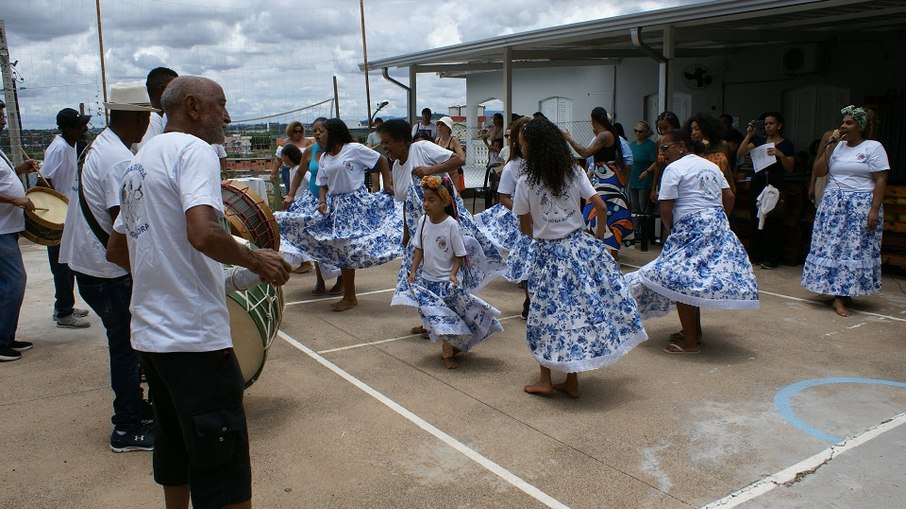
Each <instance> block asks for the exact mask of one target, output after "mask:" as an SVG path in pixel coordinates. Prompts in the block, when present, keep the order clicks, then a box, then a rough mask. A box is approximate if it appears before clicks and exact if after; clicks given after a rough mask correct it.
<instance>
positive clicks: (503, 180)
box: [475, 158, 534, 283]
mask: <svg viewBox="0 0 906 509" xmlns="http://www.w3.org/2000/svg"><path fill="white" fill-rule="evenodd" d="M521 168H522V159H519V158H516V159H514V160H512V161H510V162H508V163H507V164H506V166H504V167H503V173H502V174H501V176H500V187H499V188H498V192H500V194H507V195H510V196H512V195H513V194H514V193H515V191H516V181H517V180H518V179H519V177H521V176H522V171H521ZM475 224H476V225H477V226H478V229H479V230H481V231H482V233H484V234H485V235H486V236H487V237H488V239H489V240H490V241H491V243H493V244H494V246H495V247H496V248H497V249H498V250H500V252H501V253H504V254H506V266H507V271H506V273H505V274H504V275H503V277H504V278H506V279H507V281H511V282H514V283H518V282H520V281H525V280H526V279H527V278H528V270H529V268H530V267H531V265H532V262H533V260H534V252H533V251H532V239H531V238H530V237H528V236H526V235H525V234H523V233H522V229H521V228H520V226H519V218H518V217H516V215H515V214H513V212H512V211H511V210H510V209H508V208H506V207H505V206H504V205H503V204H502V203H498V204H496V205H494V206H493V207H491V208H489V209H487V210H484V211H482V212H480V213H478V214H476V215H475Z"/></svg>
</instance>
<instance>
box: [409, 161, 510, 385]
mask: <svg viewBox="0 0 906 509" xmlns="http://www.w3.org/2000/svg"><path fill="white" fill-rule="evenodd" d="M449 182H450V181H449V180H446V181H445V180H443V179H441V178H440V177H432V176H429V177H424V178H423V179H422V180H421V188H422V189H423V190H424V200H423V203H424V210H425V214H424V215H423V216H422V217H421V219H420V220H419V221H418V226H417V229H416V231H415V232H414V236H413V238H412V245H413V246H414V247H415V254H414V255H413V258H412V267H411V269H410V270H409V277H408V278H407V280H406V286H407V288H406V291H408V293H409V294H410V296H411V298H412V301H414V302H415V303H417V307H418V313H419V315H421V318H422V324H423V327H424V329H425V331H427V334H428V337H429V338H430V339H431V341H434V342H436V341H437V340H438V339H440V340H441V341H442V343H443V347H442V350H441V357H442V358H443V359H444V365H446V367H447V369H454V368H457V367H459V364H458V363H457V362H456V360H455V359H454V358H453V356H454V355H456V354H457V353H459V352H468V351H469V350H470V349H471V348H472V347H474V346H475V345H477V344H478V343H480V342H481V341H483V340H484V339H485V338H487V337H488V336H490V335H491V334H493V333H495V332H500V331H502V330H503V327H501V325H500V322H499V321H497V317H498V316H500V311H498V310H497V309H495V308H494V307H492V306H491V305H490V304H488V303H486V302H484V301H483V300H481V299H479V298H478V297H475V296H474V295H472V294H470V293H469V292H468V291H466V290H465V289H463V287H462V286H461V284H460V273H461V272H462V269H463V259H464V258H465V256H466V246H465V241H464V240H463V236H462V233H461V232H460V229H459V223H457V222H456V219H455V216H456V209H455V207H454V204H453V187H452V185H449V184H448V183H449ZM422 262H424V264H422ZM420 266H421V270H420V271H419V270H418V269H419V267H420Z"/></svg>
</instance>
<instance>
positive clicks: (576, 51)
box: [360, 0, 906, 75]
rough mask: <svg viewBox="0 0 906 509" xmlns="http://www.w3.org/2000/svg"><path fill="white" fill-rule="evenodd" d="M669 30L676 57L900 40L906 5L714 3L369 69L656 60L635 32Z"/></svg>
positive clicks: (809, 0)
mask: <svg viewBox="0 0 906 509" xmlns="http://www.w3.org/2000/svg"><path fill="white" fill-rule="evenodd" d="M666 27H672V30H673V37H674V56H675V57H686V56H705V55H717V54H723V53H732V52H733V50H734V49H735V48H740V47H745V46H752V45H761V44H766V43H770V44H782V43H808V42H830V41H854V40H870V41H881V40H885V39H902V38H903V37H904V34H906V0H717V1H712V2H704V3H698V4H692V5H685V6H681V7H675V8H670V9H659V10H655V11H647V12H640V13H635V14H629V15H624V16H617V17H613V18H604V19H599V20H594V21H586V22H582V23H575V24H571V25H562V26H557V27H552V28H545V29H540V30H532V31H529V32H522V33H518V34H512V35H506V36H500V37H494V38H491V39H485V40H481V41H475V42H469V43H463V44H457V45H454V46H446V47H442V48H437V49H432V50H426V51H419V52H417V53H410V54H407V55H401V56H397V57H391V58H384V59H379V60H375V61H372V62H369V64H368V67H369V68H370V69H380V68H389V67H413V68H414V70H415V71H416V72H438V73H445V74H448V75H462V74H468V73H470V72H481V71H487V70H493V69H499V68H501V67H502V65H503V58H504V53H505V52H507V51H508V52H509V53H510V58H511V61H512V62H513V65H514V67H535V66H556V65H588V64H594V63H601V61H602V60H607V59H618V58H627V57H641V56H646V55H652V54H653V53H652V52H646V51H645V49H644V48H640V47H637V46H636V45H634V44H633V40H632V33H633V32H636V33H637V34H638V35H639V38H640V39H641V41H642V43H643V46H648V47H649V48H650V49H653V50H655V51H654V53H657V54H660V53H661V52H662V51H663V38H664V31H665V28H666ZM360 68H361V69H364V66H363V65H360Z"/></svg>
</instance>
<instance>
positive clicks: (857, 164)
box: [802, 106, 890, 316]
mask: <svg viewBox="0 0 906 509" xmlns="http://www.w3.org/2000/svg"><path fill="white" fill-rule="evenodd" d="M840 113H842V114H843V124H842V125H841V126H840V128H839V129H838V131H837V132H836V133H834V134H833V135H831V137H830V140H829V141H830V143H828V148H827V149H826V150H825V151H824V157H819V158H818V159H816V160H815V165H814V168H813V169H812V175H813V176H812V182H814V181H815V178H816V177H823V176H824V175H829V178H828V181H827V188H826V189H825V191H824V196H823V197H822V199H821V203H820V204H819V205H818V212H817V213H816V214H815V226H814V229H813V231H812V246H811V249H810V250H809V254H808V258H806V259H805V266H804V267H803V268H802V286H803V287H804V288H805V289H807V290H811V291H813V292H818V293H824V294H829V295H833V296H834V311H836V312H837V314H838V315H840V316H849V314H850V313H849V309H847V307H846V304H847V303H848V301H849V300H850V297H853V296H856V295H869V294H872V293H877V292H879V291H881V232H882V230H883V228H882V223H883V218H884V211H883V209H881V202H882V201H883V200H884V190H885V189H886V187H887V174H888V173H889V172H890V162H889V161H888V159H887V152H886V151H885V150H884V147H883V146H882V145H881V144H880V143H879V142H877V141H874V135H875V132H876V131H877V124H876V122H875V118H874V114H873V112H871V110H866V109H863V108H856V107H854V106H847V107H846V108H843V109H842V110H841V111H840ZM809 194H810V195H812V196H813V195H814V186H810V187H809Z"/></svg>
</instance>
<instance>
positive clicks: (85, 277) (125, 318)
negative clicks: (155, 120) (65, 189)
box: [60, 83, 156, 452]
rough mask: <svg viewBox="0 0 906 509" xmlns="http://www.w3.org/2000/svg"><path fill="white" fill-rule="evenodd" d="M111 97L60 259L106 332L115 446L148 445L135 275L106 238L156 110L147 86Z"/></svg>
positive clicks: (73, 199)
mask: <svg viewBox="0 0 906 509" xmlns="http://www.w3.org/2000/svg"><path fill="white" fill-rule="evenodd" d="M109 99H110V102H105V103H104V106H105V107H106V108H107V111H108V112H110V121H109V123H108V125H107V129H104V130H103V131H101V133H100V134H98V136H97V138H95V140H94V141H93V142H92V143H91V145H90V146H89V147H88V149H87V150H88V151H87V153H86V154H85V156H84V163H83V164H82V167H81V169H80V170H79V179H78V182H77V184H76V189H73V192H72V195H71V196H70V202H69V208H68V209H67V212H66V223H65V225H64V227H63V240H62V242H61V244H60V260H61V261H64V262H66V263H68V264H69V268H70V269H71V270H72V271H73V273H75V278H76V282H77V283H78V285H79V294H80V295H81V296H82V298H83V299H84V300H85V302H87V303H88V305H89V306H91V309H93V310H94V312H95V314H97V315H98V318H100V319H101V323H103V324H104V328H105V329H106V330H107V344H108V346H109V349H108V350H109V353H110V385H111V388H112V389H113V394H114V397H113V417H112V419H111V420H112V421H113V433H111V435H110V449H112V450H113V451H114V452H127V451H150V450H152V449H153V448H154V430H153V429H152V428H151V426H147V425H143V424H142V420H143V418H149V417H150V407H149V405H148V403H147V402H145V401H143V399H142V389H141V385H140V382H141V375H140V373H139V363H140V361H139V357H138V354H137V353H136V352H135V350H133V349H132V344H131V343H130V334H129V322H130V320H131V315H130V314H129V302H130V299H131V297H132V277H131V276H130V275H129V272H128V271H127V270H125V269H123V268H122V267H120V266H119V265H116V264H114V263H110V262H108V261H107V240H108V239H109V236H110V232H111V231H112V230H113V221H114V220H116V216H117V215H118V214H119V210H120V182H122V179H123V173H125V171H126V167H127V166H129V163H130V162H131V161H132V152H131V151H130V150H129V147H130V146H131V145H132V144H133V143H135V142H136V141H139V140H140V139H141V138H142V134H144V133H145V130H146V129H147V128H148V122H149V119H148V118H149V116H150V115H152V112H153V111H156V110H155V108H153V107H152V106H151V103H150V101H149V99H148V92H147V91H145V87H143V86H141V85H128V84H125V83H118V84H116V85H114V86H113V87H111V89H110V96H109Z"/></svg>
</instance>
